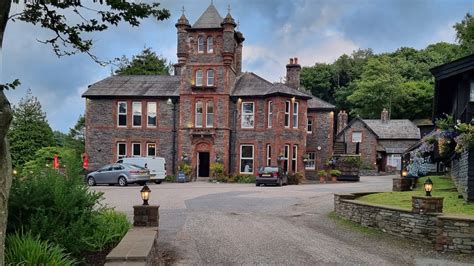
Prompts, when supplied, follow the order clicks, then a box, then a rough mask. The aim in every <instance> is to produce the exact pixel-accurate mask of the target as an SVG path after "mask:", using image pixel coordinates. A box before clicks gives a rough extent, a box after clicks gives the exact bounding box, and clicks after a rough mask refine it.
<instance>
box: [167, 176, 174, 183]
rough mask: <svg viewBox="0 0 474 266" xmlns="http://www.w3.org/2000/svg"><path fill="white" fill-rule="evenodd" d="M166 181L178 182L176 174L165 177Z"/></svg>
mask: <svg viewBox="0 0 474 266" xmlns="http://www.w3.org/2000/svg"><path fill="white" fill-rule="evenodd" d="M165 182H168V183H174V182H176V176H174V175H167V176H166V177H165Z"/></svg>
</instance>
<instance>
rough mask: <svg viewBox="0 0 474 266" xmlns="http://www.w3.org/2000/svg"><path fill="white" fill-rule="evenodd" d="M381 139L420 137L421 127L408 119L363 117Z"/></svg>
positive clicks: (363, 120)
mask: <svg viewBox="0 0 474 266" xmlns="http://www.w3.org/2000/svg"><path fill="white" fill-rule="evenodd" d="M361 120H362V122H364V123H365V124H366V125H367V127H369V128H370V129H371V130H372V131H373V132H374V133H375V134H376V135H377V137H378V138H379V139H420V129H419V128H418V127H417V126H416V125H415V124H413V122H411V121H410V120H408V119H393V120H392V119H391V120H388V122H385V123H383V122H382V120H380V119H361Z"/></svg>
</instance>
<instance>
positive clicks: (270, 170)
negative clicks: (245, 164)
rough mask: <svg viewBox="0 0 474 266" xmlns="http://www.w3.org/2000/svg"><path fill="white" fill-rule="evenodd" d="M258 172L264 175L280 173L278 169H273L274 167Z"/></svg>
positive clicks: (263, 168)
mask: <svg viewBox="0 0 474 266" xmlns="http://www.w3.org/2000/svg"><path fill="white" fill-rule="evenodd" d="M258 172H259V173H263V174H269V173H278V167H273V166H266V167H260V169H258Z"/></svg>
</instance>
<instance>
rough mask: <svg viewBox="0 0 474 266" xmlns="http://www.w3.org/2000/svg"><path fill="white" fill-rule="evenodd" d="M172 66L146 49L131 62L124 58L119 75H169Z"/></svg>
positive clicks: (119, 68)
mask: <svg viewBox="0 0 474 266" xmlns="http://www.w3.org/2000/svg"><path fill="white" fill-rule="evenodd" d="M170 72H171V65H170V63H168V61H167V60H166V58H163V57H159V56H158V55H157V54H156V53H155V52H153V51H152V50H151V48H145V49H143V51H142V52H141V54H139V55H135V56H133V58H132V60H129V59H128V58H127V57H126V56H125V55H124V56H122V58H121V60H120V64H119V67H118V69H117V70H116V71H115V74H117V75H169V74H170Z"/></svg>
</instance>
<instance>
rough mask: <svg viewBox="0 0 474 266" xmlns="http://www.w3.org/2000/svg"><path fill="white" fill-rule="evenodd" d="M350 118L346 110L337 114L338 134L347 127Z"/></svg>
mask: <svg viewBox="0 0 474 266" xmlns="http://www.w3.org/2000/svg"><path fill="white" fill-rule="evenodd" d="M348 117H349V116H348V115H347V113H346V111H344V110H341V111H339V114H337V134H339V132H341V131H342V130H343V129H344V128H345V127H346V126H347V120H348Z"/></svg>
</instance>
